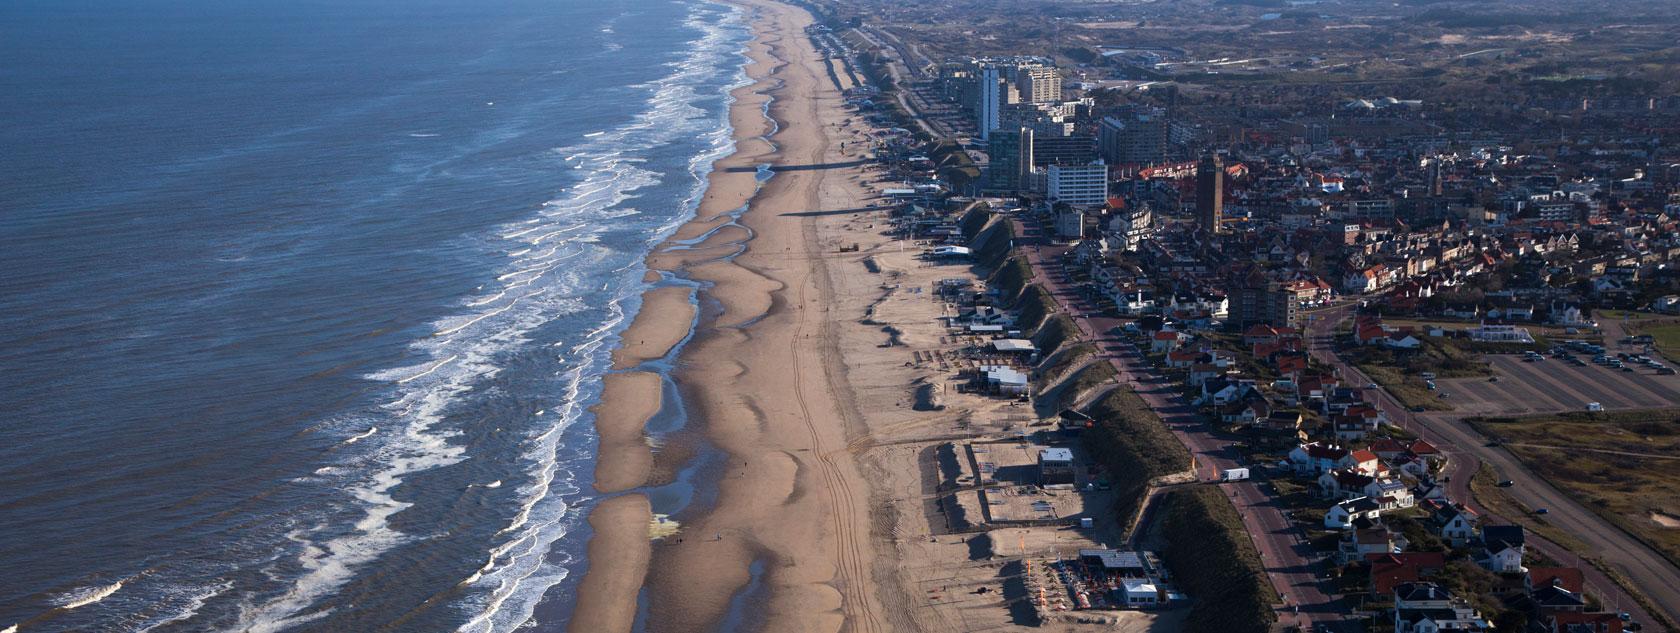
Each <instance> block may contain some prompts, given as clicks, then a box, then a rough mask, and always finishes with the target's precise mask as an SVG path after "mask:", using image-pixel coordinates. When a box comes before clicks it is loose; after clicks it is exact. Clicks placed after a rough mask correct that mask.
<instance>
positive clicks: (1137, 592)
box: [1121, 578, 1161, 609]
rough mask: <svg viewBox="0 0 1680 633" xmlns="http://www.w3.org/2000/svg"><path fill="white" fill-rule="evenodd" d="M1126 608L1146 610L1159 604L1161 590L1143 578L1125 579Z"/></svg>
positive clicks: (1123, 581) (1123, 580)
mask: <svg viewBox="0 0 1680 633" xmlns="http://www.w3.org/2000/svg"><path fill="white" fill-rule="evenodd" d="M1121 582H1122V583H1124V584H1125V590H1126V606H1128V607H1131V608H1134V609H1146V608H1149V607H1153V606H1155V605H1156V604H1159V603H1160V600H1161V590H1160V588H1159V587H1157V586H1156V585H1155V583H1153V582H1151V581H1149V580H1148V579H1145V578H1125V579H1122V580H1121Z"/></svg>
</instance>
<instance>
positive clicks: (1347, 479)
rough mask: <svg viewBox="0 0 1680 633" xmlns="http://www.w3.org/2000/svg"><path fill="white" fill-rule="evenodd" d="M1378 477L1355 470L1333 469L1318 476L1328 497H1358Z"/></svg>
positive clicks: (1321, 486) (1319, 483) (1320, 487)
mask: <svg viewBox="0 0 1680 633" xmlns="http://www.w3.org/2000/svg"><path fill="white" fill-rule="evenodd" d="M1376 480H1377V478H1375V477H1372V476H1370V475H1367V474H1364V473H1361V472H1358V471H1354V470H1332V471H1330V472H1327V473H1324V474H1322V475H1319V476H1318V488H1319V490H1322V491H1324V495H1325V496H1328V497H1339V498H1342V499H1357V498H1359V497H1363V496H1365V488H1366V487H1367V486H1370V485H1371V484H1372V483H1373V482H1375V481H1376Z"/></svg>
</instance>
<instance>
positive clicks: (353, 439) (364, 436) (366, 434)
mask: <svg viewBox="0 0 1680 633" xmlns="http://www.w3.org/2000/svg"><path fill="white" fill-rule="evenodd" d="M378 432H379V427H377V426H375V427H369V428H368V430H367V431H366V432H364V433H362V434H361V435H352V436H350V437H349V438H348V439H345V440H344V443H345V444H355V443H356V442H360V441H362V440H365V439H367V438H370V437H373V434H374V433H378Z"/></svg>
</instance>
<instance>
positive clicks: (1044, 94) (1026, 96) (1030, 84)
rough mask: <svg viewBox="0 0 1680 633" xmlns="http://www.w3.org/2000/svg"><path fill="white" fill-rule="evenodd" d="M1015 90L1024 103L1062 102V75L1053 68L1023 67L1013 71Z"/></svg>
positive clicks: (1040, 66) (1039, 66)
mask: <svg viewBox="0 0 1680 633" xmlns="http://www.w3.org/2000/svg"><path fill="white" fill-rule="evenodd" d="M1015 89H1016V90H1018V91H1020V93H1021V101H1022V102H1025V103H1056V102H1058V101H1061V100H1062V73H1061V71H1059V70H1056V67H1054V66H1042V65H1025V66H1021V67H1019V68H1017V69H1016V70H1015Z"/></svg>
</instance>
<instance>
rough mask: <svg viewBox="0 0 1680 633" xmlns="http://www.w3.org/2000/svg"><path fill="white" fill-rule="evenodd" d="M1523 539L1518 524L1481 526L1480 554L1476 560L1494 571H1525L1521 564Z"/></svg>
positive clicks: (1506, 572)
mask: <svg viewBox="0 0 1680 633" xmlns="http://www.w3.org/2000/svg"><path fill="white" fill-rule="evenodd" d="M1524 540H1525V539H1524V535H1523V528H1522V526H1520V525H1485V526H1482V555H1481V556H1480V557H1478V558H1477V562H1479V563H1481V564H1482V567H1485V568H1487V570H1488V571H1491V572H1494V573H1501V574H1509V573H1526V572H1527V571H1528V570H1527V569H1526V568H1524V567H1523V564H1522V563H1523V551H1524V549H1525V547H1524Z"/></svg>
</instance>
